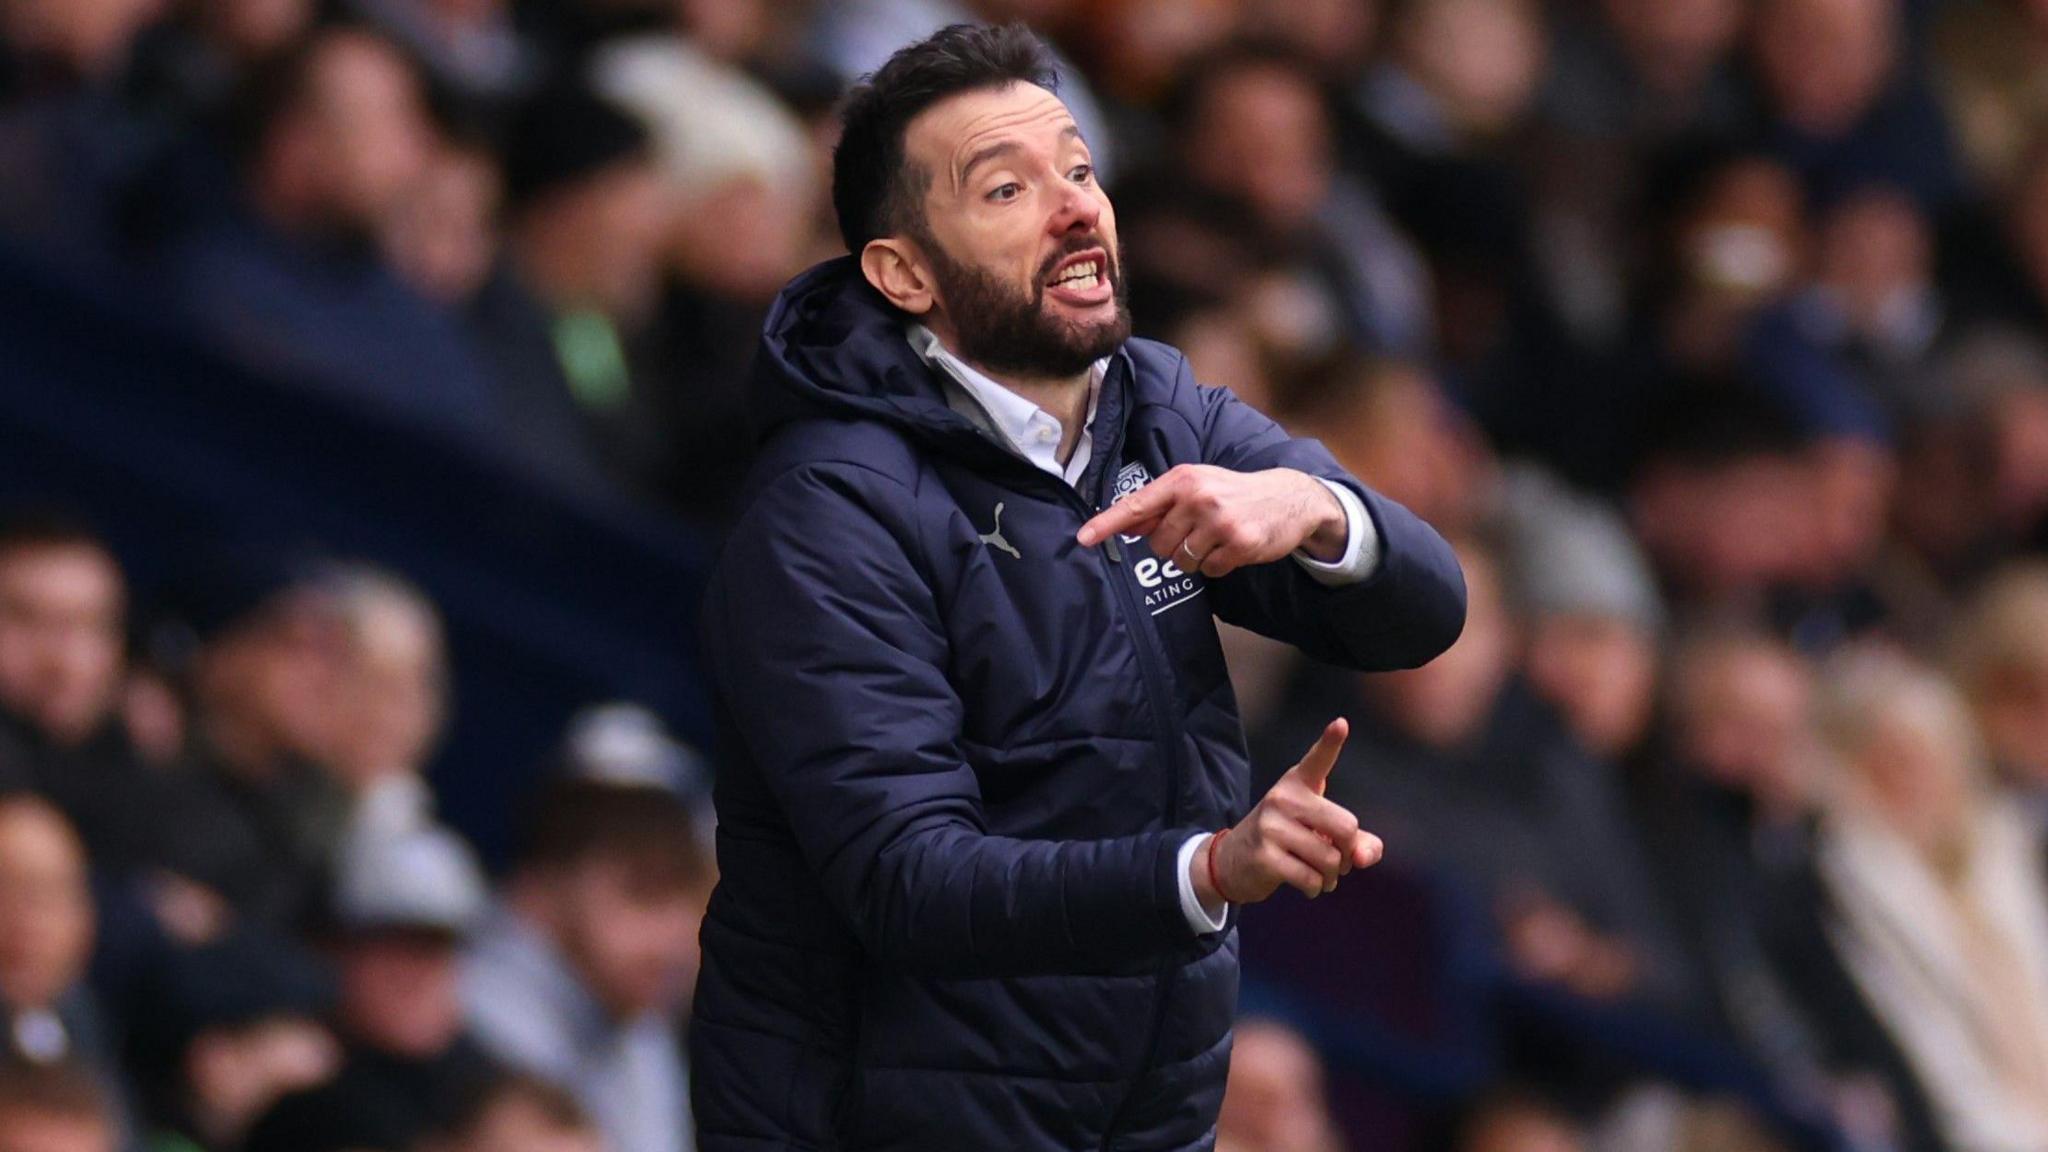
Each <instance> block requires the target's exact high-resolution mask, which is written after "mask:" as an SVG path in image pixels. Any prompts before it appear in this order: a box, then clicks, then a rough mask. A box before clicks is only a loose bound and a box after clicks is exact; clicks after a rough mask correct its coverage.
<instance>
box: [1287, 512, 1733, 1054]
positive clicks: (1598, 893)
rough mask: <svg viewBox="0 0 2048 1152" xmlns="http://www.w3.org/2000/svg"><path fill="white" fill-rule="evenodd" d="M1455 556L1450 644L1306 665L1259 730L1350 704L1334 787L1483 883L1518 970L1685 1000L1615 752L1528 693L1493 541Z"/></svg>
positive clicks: (1613, 993)
mask: <svg viewBox="0 0 2048 1152" xmlns="http://www.w3.org/2000/svg"><path fill="white" fill-rule="evenodd" d="M1459 558H1460V560H1461V562H1462V563H1463V565H1464V569H1465V581H1466V588H1467V595H1468V606H1467V609H1466V617H1465V631H1464V634H1463V635H1462V636H1461V637H1460V638H1459V640H1458V642H1457V643H1456V644H1455V645H1453V646H1452V647H1451V649H1450V651H1448V652H1446V653H1445V654H1444V655H1443V656H1441V657H1438V658H1437V659H1436V660H1435V661H1433V662H1431V663H1430V664H1428V665H1425V666H1424V667H1422V668H1419V669H1415V670H1413V671H1407V672H1397V673H1388V674H1386V675H1383V676H1375V677H1369V678H1361V677H1348V678H1344V679H1341V680H1340V679H1337V678H1335V677H1334V676H1325V677H1317V678H1314V679H1308V680H1307V683H1306V684H1305V685H1304V686H1303V688H1302V689H1301V690H1299V691H1297V692H1296V693H1295V694H1294V696H1293V698H1292V699H1291V700H1290V701H1289V705H1290V706H1289V708H1288V710H1287V711H1286V712H1285V713H1283V715H1282V718H1281V719H1280V720H1278V721H1276V722H1275V723H1274V724H1272V725H1271V726H1270V727H1269V730H1268V732H1267V733H1265V734H1264V736H1263V737H1262V744H1263V746H1264V747H1267V748H1285V747H1290V746H1292V743H1298V742H1299V740H1300V738H1301V733H1302V731H1303V730H1304V729H1305V728H1308V729H1313V728H1314V727H1316V726H1318V725H1319V723H1320V721H1319V720H1317V719H1316V718H1319V717H1325V716H1328V715H1332V714H1336V715H1346V714H1348V715H1350V716H1352V718H1353V719H1352V735H1351V739H1350V742H1349V743H1348V744H1347V745H1346V746H1345V748H1344V752H1343V756H1342V758H1341V759H1340V760H1339V762H1338V765H1337V767H1336V769H1335V770H1334V771H1333V772H1332V773H1331V777H1330V788H1331V791H1330V798H1331V799H1333V800H1335V801H1337V802H1338V803H1340V804H1343V805H1346V806H1347V807H1354V806H1355V810H1358V811H1363V812H1368V813H1371V814H1372V821H1373V823H1374V827H1375V829H1376V830H1377V831H1378V832H1379V834H1380V835H1381V836H1382V837H1383V838H1384V839H1385V840H1386V842H1387V844H1388V850H1389V851H1390V852H1405V853H1410V854H1412V855H1411V856H1410V858H1411V859H1413V860H1415V861H1417V862H1419V863H1422V864H1425V865H1428V866H1430V867H1433V868H1436V869H1439V870H1445V871H1447V872H1448V873H1449V874H1450V875H1452V876H1454V877H1456V878H1457V879H1458V880H1459V881H1460V882H1461V883H1462V884H1463V885H1465V886H1467V887H1468V888H1470V889H1472V890H1474V891H1476V892H1478V893H1479V894H1481V896H1482V897H1483V899H1484V900H1485V901H1486V903H1487V905H1488V907H1489V910H1490V911H1491V912H1493V913H1494V914H1495V916H1496V917H1497V921H1498V923H1499V925H1500V927H1501V929H1502V932H1503V935H1504V938H1505V940H1506V944H1507V947H1508V950H1509V960H1510V962H1511V964H1512V965H1513V966H1514V967H1515V969H1516V971H1517V972H1518V973H1519V974H1520V975H1521V976H1523V977H1524V978H1526V979H1529V980H1532V981H1536V982H1539V983H1543V984H1546V985H1552V986H1556V987H1561V988H1566V989H1570V990H1572V991H1573V992H1574V993H1576V994H1578V995H1581V996H1584V997H1586V998H1589V999H1593V1000H1599V1001H1608V1002H1628V1003H1633V1004H1638V1005H1644V1004H1657V1005H1662V1006H1663V1007H1665V1008H1666V1009H1668V1010H1670V1011H1671V1012H1672V1013H1673V1014H1679V1013H1682V1011H1683V1009H1684V1007H1685V1006H1686V1005H1687V1004H1688V1003H1690V999H1689V997H1690V993H1691V984H1692V973H1691V972H1690V971H1689V966H1688V965H1687V963H1686V961H1685V957H1684V955H1683V953H1682V952H1681V950H1680V949H1679V947H1678V944H1677V940H1676V937H1675V934H1674V932H1673V929H1672V928H1671V926H1670V925H1669V924H1668V923H1667V921H1666V918H1665V913H1664V910H1663V908H1662V907H1660V906H1659V904H1658V902H1657V899H1656V894H1655V892H1654V890H1653V889H1652V888H1651V887H1650V886H1649V882H1648V877H1647V876H1646V875H1645V867H1644V855H1643V848H1642V846H1641V845H1640V844H1639V843H1638V842H1637V841H1636V840H1635V832H1634V829H1633V828H1631V827H1630V825H1629V823H1628V820H1627V816H1626V812H1625V809H1624V807H1623V803H1624V801H1623V797H1622V795H1621V793H1620V785H1621V781H1620V780H1619V779H1618V778H1617V777H1616V775H1615V767H1614V766H1613V765H1611V764H1609V763H1607V762H1605V761H1602V760H1598V759H1595V758H1593V757H1591V756H1588V755H1587V754H1586V753H1585V752H1584V751H1583V750H1582V749H1580V748H1579V747H1578V745H1577V744H1576V743H1575V742H1574V741H1573V740H1572V738H1571V736H1570V734H1569V732H1568V730H1567V729H1566V728H1565V727H1564V725H1563V724H1562V723H1560V722H1559V721H1558V719H1557V718H1556V716H1555V714H1554V713H1552V712H1551V711H1550V710H1549V708H1548V707H1547V706H1545V705H1544V704H1542V703H1541V702H1540V701H1538V700H1537V699H1536V698H1535V697H1534V695H1533V694H1532V693H1531V691H1530V689H1529V687H1528V685H1527V682H1526V680H1525V679H1524V678H1523V676H1522V675H1521V673H1520V670H1519V669H1518V667H1517V665H1516V662H1515V659H1514V649H1515V642H1516V641H1515V635H1514V624H1513V621H1512V620H1511V618H1510V617H1509V616H1508V613H1507V606H1506V604H1505V602H1504V597H1505V592H1504V590H1503V589H1502V587H1501V577H1500V575H1499V569H1498V567H1497V566H1496V564H1495V563H1494V561H1493V559H1492V558H1491V556H1490V555H1489V554H1487V553H1485V552H1482V551H1479V550H1477V549H1476V548H1474V547H1471V546H1469V545H1468V546H1467V547H1466V548H1464V549H1462V550H1461V551H1460V553H1459ZM1305 679H1306V678H1305ZM1253 762H1254V763H1255V764H1277V763H1281V762H1282V761H1281V760H1280V759H1279V758H1278V756H1277V755H1269V756H1264V757H1259V756H1255V757H1254V758H1253Z"/></svg>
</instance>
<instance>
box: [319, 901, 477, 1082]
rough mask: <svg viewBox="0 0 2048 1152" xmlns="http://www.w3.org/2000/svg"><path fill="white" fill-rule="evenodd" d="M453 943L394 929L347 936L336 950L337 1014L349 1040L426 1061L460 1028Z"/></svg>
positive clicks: (444, 1047)
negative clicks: (351, 1037) (339, 1007)
mask: <svg viewBox="0 0 2048 1152" xmlns="http://www.w3.org/2000/svg"><path fill="white" fill-rule="evenodd" d="M456 946H457V945H456V941H455V940H454V939H453V938H452V937H449V936H445V935H442V934H439V933H435V932H431V931H420V932H407V931H402V930H395V931H390V932H381V933H371V934H369V935H366V936H362V937H358V938H357V939H355V940H351V941H350V942H349V943H348V944H347V945H346V947H345V948H344V949H343V952H342V959H341V966H340V968H341V998H342V1012H343V1015H344V1016H345V1017H346V1023H347V1025H348V1029H349V1031H350V1032H352V1033H353V1034H354V1038H355V1039H357V1040H360V1041H362V1042H363V1043H365V1044H368V1045H369V1046H370V1047H372V1048H375V1049H377V1050H378V1051H381V1052H388V1053H392V1054H394V1055H398V1056H404V1057H409V1058H412V1059H416V1060H417V1059H427V1058H429V1057H433V1056H438V1055H440V1054H441V1053H443V1052H445V1051H447V1049H448V1046H449V1045H450V1044H453V1043H454V1042H455V1040H456V1037H457V1036H458V1035H460V1034H461V1032H462V999H461V985H460V973H459V969H458V966H457V954H456Z"/></svg>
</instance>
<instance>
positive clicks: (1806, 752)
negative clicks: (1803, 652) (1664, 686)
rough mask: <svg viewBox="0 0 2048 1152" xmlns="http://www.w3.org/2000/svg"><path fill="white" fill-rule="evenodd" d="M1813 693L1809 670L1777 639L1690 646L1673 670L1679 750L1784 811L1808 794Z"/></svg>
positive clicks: (1715, 777) (1708, 772) (1703, 769)
mask: <svg viewBox="0 0 2048 1152" xmlns="http://www.w3.org/2000/svg"><path fill="white" fill-rule="evenodd" d="M1812 700H1813V674H1812V671H1811V670H1810V669H1809V668H1808V667H1807V665H1806V663H1805V661H1803V660H1801V659H1800V657H1799V655H1798V654H1797V653H1795V652H1793V651H1792V650H1791V649H1789V648H1786V647H1785V646H1783V645H1781V644H1779V643H1777V642H1775V641H1773V640H1769V639H1766V638H1763V637H1755V638H1732V639H1725V640H1719V639H1717V640H1708V641H1703V642H1700V643H1697V644H1694V645H1690V646H1688V647H1686V648H1684V649H1683V650H1681V652H1680V653H1679V656H1678V659H1677V662H1676V665H1675V667H1674V669H1673V672H1672V708H1671V711H1672V720H1673V724H1674V727H1675V729H1676V736H1677V746H1678V752H1679V756H1680V757H1681V759H1682V760H1683V762H1684V763H1685V764H1686V766H1687V767H1688V768H1690V769H1691V770H1692V771H1695V772H1698V773H1700V774H1701V775H1703V776H1704V777H1706V778H1707V779H1708V780H1710V781H1712V782H1713V783H1715V784H1717V785H1719V786H1720V787H1722V788H1725V789H1727V790H1729V791H1731V792H1739V793H1743V794H1747V795H1751V796H1754V797H1757V798H1759V799H1761V800H1763V801H1765V802H1766V804H1768V805H1769V806H1771V807H1773V808H1775V809H1778V810H1780V811H1781V812H1782V811H1783V810H1786V809H1789V808H1791V807H1793V806H1795V805H1797V804H1798V803H1800V801H1801V800H1802V799H1803V798H1804V796H1805V794H1806V789H1807V786H1808V781H1807V778H1806V776H1807V768H1806V766H1807V764H1808V762H1809V756H1810V754H1811V751H1812V744H1811V729H1810V728H1809V727H1808V716H1809V715H1810V711H1811V707H1812Z"/></svg>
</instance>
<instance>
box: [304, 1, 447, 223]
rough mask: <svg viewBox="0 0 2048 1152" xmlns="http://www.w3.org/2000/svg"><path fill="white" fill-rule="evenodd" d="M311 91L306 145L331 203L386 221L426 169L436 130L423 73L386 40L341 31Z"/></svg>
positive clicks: (347, 218) (355, 218)
mask: <svg viewBox="0 0 2048 1152" xmlns="http://www.w3.org/2000/svg"><path fill="white" fill-rule="evenodd" d="M308 89H309V91H308V93H307V97H306V101H305V107H304V108H303V109H302V110H301V115H302V117H303V120H302V123H303V125H304V127H305V128H306V136H305V139H304V143H305V144H306V146H307V148H308V151H309V153H310V163H312V164H313V165H314V166H315V167H316V169H317V171H318V178H319V180H320V182H321V184H322V186H323V189H324V192H325V195H326V196H327V197H328V199H329V201H330V203H329V205H328V207H329V209H330V210H331V211H333V212H335V213H336V214H337V215H338V216H339V218H340V219H341V220H342V221H343V222H345V223H348V224H352V225H356V226H359V227H365V228H369V227H374V226H376V225H378V224H380V223H381V222H383V221H384V220H385V218H386V217H387V216H388V214H389V213H391V212H392V211H393V210H395V209H396V207H397V206H398V205H399V204H400V203H401V202H402V201H403V199H404V198H405V197H406V196H408V195H411V194H412V192H413V191H414V190H415V189H416V188H417V187H418V186H419V183H420V180H421V178H422V176H423V175H424V174H425V173H426V171H427V163H428V159H429V156H430V144H431V141H432V138H433V129H432V126H431V124H430V122H429V121H428V119H427V109H426V101H425V97H424V95H423V94H422V92H421V90H420V85H419V81H418V79H417V78H416V77H415V76H414V74H413V72H412V69H411V67H410V66H409V65H408V64H407V63H406V61H405V58H404V57H403V56H401V55H399V54H398V52H397V50H396V49H394V48H392V47H391V46H390V45H389V44H386V43H385V42H384V41H382V40H379V39H376V38H375V37H371V36H364V35H359V34H356V33H352V32H339V33H334V34H332V35H331V36H330V37H329V39H328V41H327V42H326V43H325V44H324V45H323V46H322V48H321V49H320V52H319V55H318V57H317V58H316V60H315V62H314V64H313V75H312V77H311V79H310V83H309V84H308Z"/></svg>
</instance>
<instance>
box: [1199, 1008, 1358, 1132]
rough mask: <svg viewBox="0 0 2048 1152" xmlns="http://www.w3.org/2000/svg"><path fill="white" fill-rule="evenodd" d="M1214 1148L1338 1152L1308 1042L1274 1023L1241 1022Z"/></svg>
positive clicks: (1320, 1076)
mask: <svg viewBox="0 0 2048 1152" xmlns="http://www.w3.org/2000/svg"><path fill="white" fill-rule="evenodd" d="M1216 1146H1217V1147H1218V1148H1219V1149H1242V1150H1244V1152H1337V1150H1338V1149H1339V1148H1341V1147H1342V1145H1341V1143H1340V1142H1339V1140H1338V1137H1337V1133H1336V1131H1335V1127H1334V1125H1333V1124H1332V1123H1331V1121H1330V1110H1329V1105H1328V1104H1327V1103H1326V1102H1325V1100H1324V1098H1323V1067H1322V1062H1321V1061H1319V1060H1318V1059H1317V1058H1316V1054H1315V1050H1314V1049H1312V1048H1310V1047H1309V1045H1308V1041H1307V1040H1306V1039H1304V1038H1303V1037H1302V1036H1301V1035H1300V1034H1299V1033H1297V1032H1295V1031H1294V1030H1293V1029H1291V1028H1288V1027H1286V1026H1285V1025H1283V1024H1279V1023H1276V1022H1273V1021H1267V1020H1246V1021H1241V1022H1240V1023H1239V1024H1238V1026H1237V1030H1236V1033H1235V1036H1234V1039H1233V1040H1232V1043H1231V1048H1230V1077H1229V1081H1228V1083H1227V1084H1226V1086H1225V1087H1224V1090H1223V1111H1222V1113H1221V1114H1220V1115H1219V1116H1218V1117H1217V1119H1216Z"/></svg>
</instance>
